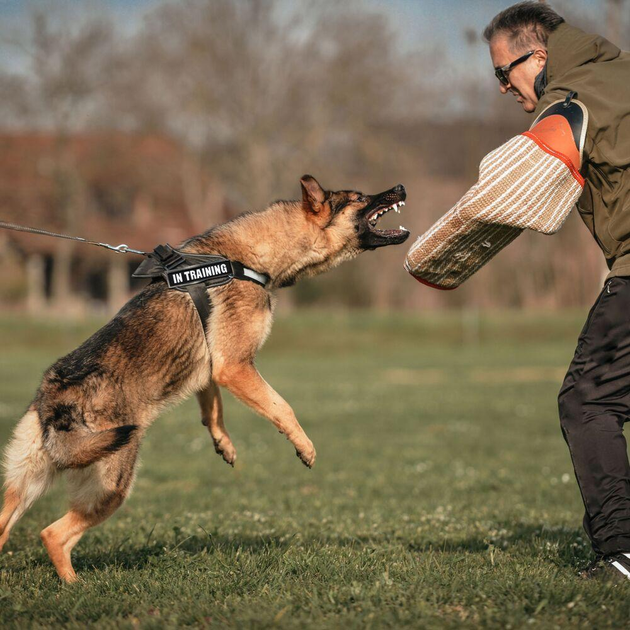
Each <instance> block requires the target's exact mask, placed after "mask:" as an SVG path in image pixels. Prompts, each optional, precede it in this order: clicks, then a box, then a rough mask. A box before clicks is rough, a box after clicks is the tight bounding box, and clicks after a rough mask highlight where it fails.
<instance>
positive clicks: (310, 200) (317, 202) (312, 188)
mask: <svg viewBox="0 0 630 630" xmlns="http://www.w3.org/2000/svg"><path fill="white" fill-rule="evenodd" d="M300 184H302V207H303V208H304V210H306V211H307V212H313V213H314V214H319V213H320V212H321V211H322V210H323V208H324V201H326V193H325V192H324V189H323V188H322V187H321V186H320V185H319V183H318V181H317V180H316V179H315V178H314V177H313V176H311V175H304V176H303V177H302V179H300Z"/></svg>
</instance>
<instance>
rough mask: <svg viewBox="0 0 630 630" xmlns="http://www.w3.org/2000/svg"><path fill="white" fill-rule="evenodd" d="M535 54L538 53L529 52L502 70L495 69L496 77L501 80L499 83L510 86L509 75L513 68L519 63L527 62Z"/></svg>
mask: <svg viewBox="0 0 630 630" xmlns="http://www.w3.org/2000/svg"><path fill="white" fill-rule="evenodd" d="M535 52H536V51H535V50H530V51H529V52H527V53H525V54H524V55H523V56H522V57H519V58H518V59H515V60H514V61H513V62H512V63H508V64H507V66H502V67H501V68H495V69H494V76H495V77H496V78H497V79H499V81H500V82H501V85H509V84H510V79H508V74H509V73H510V71H511V70H512V68H514V67H516V66H518V64H519V63H523V62H524V61H527V60H528V59H529V58H530V57H531V56H532V55H533V54H534V53H535Z"/></svg>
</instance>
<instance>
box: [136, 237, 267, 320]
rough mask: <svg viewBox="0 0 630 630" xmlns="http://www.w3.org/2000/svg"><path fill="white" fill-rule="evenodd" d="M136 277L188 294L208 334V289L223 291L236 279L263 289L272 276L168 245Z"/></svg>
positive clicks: (208, 255)
mask: <svg viewBox="0 0 630 630" xmlns="http://www.w3.org/2000/svg"><path fill="white" fill-rule="evenodd" d="M133 277H134V278H152V279H153V281H154V282H156V281H157V282H159V281H164V282H166V284H167V285H168V287H169V289H175V290H177V291H186V292H187V293H188V294H189V295H190V297H191V298H192V301H193V303H194V304H195V307H196V308H197V312H198V313H199V317H200V319H201V323H202V324H203V330H204V332H207V330H206V328H207V322H208V316H209V315H210V298H209V297H208V292H207V289H208V288H210V287H219V286H221V285H224V284H227V283H228V282H232V280H234V279H236V280H248V281H249V282H254V283H256V284H258V285H260V286H261V287H264V286H266V285H267V283H268V282H269V276H266V275H265V274H263V273H259V272H257V271H254V270H253V269H248V268H247V267H245V266H244V265H243V264H242V263H240V262H237V261H235V260H228V259H227V258H223V257H222V256H216V255H213V254H191V253H188V252H180V251H178V250H176V249H174V248H172V247H171V246H170V245H169V244H168V243H167V244H166V245H158V246H157V247H156V248H155V249H154V250H153V251H152V252H151V253H150V254H147V258H146V260H144V261H143V262H142V263H141V264H140V266H139V267H138V268H137V269H136V270H135V271H134V272H133Z"/></svg>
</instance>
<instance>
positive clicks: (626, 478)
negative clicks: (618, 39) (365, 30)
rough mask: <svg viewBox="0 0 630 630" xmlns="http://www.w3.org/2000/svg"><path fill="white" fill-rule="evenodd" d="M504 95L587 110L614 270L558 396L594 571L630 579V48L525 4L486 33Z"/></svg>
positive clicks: (593, 183) (605, 242)
mask: <svg viewBox="0 0 630 630" xmlns="http://www.w3.org/2000/svg"><path fill="white" fill-rule="evenodd" d="M484 38H485V39H486V41H487V42H488V43H489V46H490V56H491V58H492V63H493V65H494V67H495V74H496V76H497V78H498V80H499V89H500V91H501V93H502V94H512V95H513V96H514V97H516V101H517V102H518V103H520V104H521V106H522V107H523V109H524V110H525V111H526V112H530V113H534V114H536V115H539V114H540V113H541V112H543V111H544V110H545V109H546V108H547V107H548V106H549V105H550V104H552V103H554V102H555V101H558V100H560V99H565V98H566V96H567V94H568V93H570V92H575V93H577V96H576V98H578V99H579V101H580V102H581V103H583V104H584V105H585V106H586V109H587V110H588V127H587V131H586V138H585V143H584V153H583V159H582V166H581V169H580V172H581V175H582V176H583V177H584V180H585V182H584V192H583V193H582V195H581V197H580V198H579V201H578V204H577V207H578V210H579V212H580V215H581V216H582V219H583V220H584V222H585V223H586V225H587V227H588V228H589V230H590V231H591V233H592V234H593V236H594V237H595V239H596V241H597V243H598V244H599V246H600V247H601V249H602V251H603V253H604V256H605V257H606V262H607V264H608V267H609V269H610V273H609V275H608V277H607V278H606V282H605V286H604V289H603V290H602V292H601V293H600V295H599V297H598V298H597V301H596V302H595V305H594V306H593V308H592V309H591V311H590V313H589V316H588V319H587V321H586V324H585V325H584V328H583V330H582V333H581V334H580V337H579V339H578V344H577V349H576V351H575V356H574V357H573V361H572V363H571V365H570V367H569V371H568V373H567V375H566V377H565V380H564V383H563V385H562V388H561V391H560V395H559V409H560V422H561V425H562V432H563V435H564V438H565V440H566V442H567V444H568V446H569V451H570V453H571V458H572V460H573V466H574V469H575V475H576V478H577V482H578V485H579V487H580V491H581V493H582V499H583V501H584V506H585V509H586V513H585V516H584V528H585V530H586V532H587V534H588V536H589V538H590V539H591V542H592V545H593V549H594V550H595V552H596V554H597V556H598V559H597V561H596V562H595V563H593V565H591V567H590V568H589V569H588V570H587V571H586V572H585V575H587V576H595V575H607V574H608V575H617V576H623V577H625V578H630V465H629V463H628V454H627V450H626V440H625V438H624V436H623V425H624V423H625V422H626V420H628V418H629V417H630V54H629V53H625V52H621V51H620V50H619V48H617V47H616V46H615V45H613V44H612V43H610V42H609V41H607V40H606V39H604V38H603V37H599V36H597V35H587V34H586V33H584V32H583V31H581V30H579V29H577V28H574V27H572V26H569V25H568V24H566V23H565V21H564V20H563V18H561V17H560V16H559V15H558V14H557V13H556V12H555V11H553V9H551V8H550V7H549V6H548V5H546V4H542V3H538V2H521V3H519V4H516V5H514V6H512V7H510V8H508V9H506V10H505V11H503V12H501V13H499V14H498V15H497V16H496V17H495V18H494V19H493V20H492V22H491V23H490V24H489V25H488V26H487V28H486V29H485V31H484Z"/></svg>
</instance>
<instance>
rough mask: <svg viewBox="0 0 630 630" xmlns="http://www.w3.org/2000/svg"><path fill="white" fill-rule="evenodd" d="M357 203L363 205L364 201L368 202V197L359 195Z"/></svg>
mask: <svg viewBox="0 0 630 630" xmlns="http://www.w3.org/2000/svg"><path fill="white" fill-rule="evenodd" d="M356 201H357V203H363V202H364V201H367V197H365V196H364V195H359V196H358V197H357V198H356Z"/></svg>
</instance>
